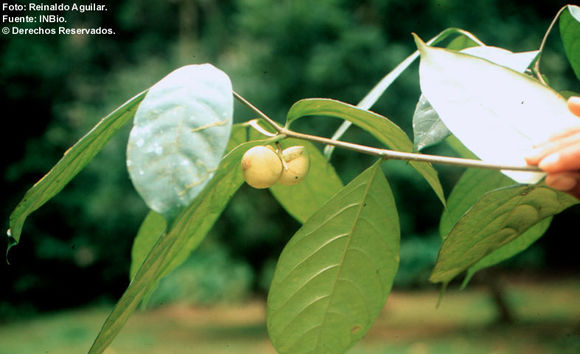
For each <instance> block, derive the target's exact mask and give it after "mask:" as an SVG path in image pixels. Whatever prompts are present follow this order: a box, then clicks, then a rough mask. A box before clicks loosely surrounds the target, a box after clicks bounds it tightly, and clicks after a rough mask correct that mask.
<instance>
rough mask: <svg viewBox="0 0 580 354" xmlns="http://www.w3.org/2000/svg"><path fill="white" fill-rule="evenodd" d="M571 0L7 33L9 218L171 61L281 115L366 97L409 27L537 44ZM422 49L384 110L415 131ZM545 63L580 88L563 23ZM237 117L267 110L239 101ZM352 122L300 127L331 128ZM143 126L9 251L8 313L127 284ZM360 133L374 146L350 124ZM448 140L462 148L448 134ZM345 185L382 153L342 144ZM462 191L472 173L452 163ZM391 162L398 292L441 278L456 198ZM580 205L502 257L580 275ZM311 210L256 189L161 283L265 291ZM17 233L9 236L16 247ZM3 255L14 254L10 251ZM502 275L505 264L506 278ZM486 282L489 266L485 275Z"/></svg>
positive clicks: (351, 7) (563, 83)
mask: <svg viewBox="0 0 580 354" xmlns="http://www.w3.org/2000/svg"><path fill="white" fill-rule="evenodd" d="M564 4H566V2H565V1H554V0H537V1H535V2H533V3H532V2H529V1H523V0H517V1H501V0H473V1H463V0H433V1H419V0H366V1H361V0H359V1H355V0H317V1H306V0H294V1H289V0H285V1H267V0H219V1H212V0H172V1H153V0H140V1H138V0H123V1H115V2H113V1H110V2H108V3H107V10H108V11H106V12H94V13H84V14H81V13H76V14H69V15H67V20H68V23H67V26H69V27H75V26H84V27H89V26H94V27H98V26H102V27H111V28H113V29H114V30H115V31H116V34H115V35H112V36H72V35H71V36H64V35H63V36H58V35H55V36H18V35H3V36H2V37H1V39H0V87H1V88H2V95H0V100H1V104H2V109H3V112H4V113H3V114H2V116H3V117H4V118H3V124H4V128H3V133H4V137H3V139H2V140H1V141H2V163H1V164H0V168H1V175H2V178H3V180H2V185H1V188H2V196H3V198H2V204H1V212H2V214H1V216H2V224H1V226H2V228H3V230H6V229H7V228H8V218H9V214H10V212H11V210H12V209H13V208H14V207H15V206H16V204H17V203H18V201H19V200H20V199H21V198H22V196H23V195H24V193H25V191H26V190H27V189H28V188H29V187H30V186H32V184H34V183H35V182H36V181H37V180H38V179H39V178H41V177H42V176H43V175H44V174H45V173H46V172H47V171H48V170H49V169H50V168H51V166H52V165H53V164H54V163H56V162H57V161H58V159H59V158H60V156H62V154H63V152H64V151H65V150H66V149H67V148H68V147H69V146H70V145H72V144H73V143H74V142H75V141H76V140H77V139H79V138H80V137H81V136H82V135H83V134H84V133H85V132H87V131H88V130H89V129H90V128H91V127H92V126H93V125H94V124H96V123H97V122H98V121H99V119H100V118H101V117H103V116H104V115H106V114H107V113H109V112H111V111H112V110H113V109H115V108H116V107H117V106H119V105H121V104H122V103H123V102H125V100H127V99H129V98H131V97H133V96H134V95H135V94H137V93H138V92H140V91H142V90H143V89H145V88H147V87H149V86H150V85H152V84H153V83H155V82H156V81H158V80H159V79H160V78H161V77H163V76H164V75H166V74H167V73H169V72H170V71H172V70H173V69H175V68H177V67H179V66H181V65H185V64H191V63H204V62H210V63H213V64H214V65H216V66H217V67H219V68H220V69H222V70H224V71H225V72H226V73H228V74H229V75H230V77H231V79H232V82H233V85H234V89H235V90H236V91H238V92H239V93H240V94H242V95H243V96H244V97H246V98H247V99H248V100H250V101H251V102H252V103H254V104H255V105H256V106H258V107H260V108H261V109H262V110H263V111H265V112H266V113H267V114H269V115H270V116H271V117H274V118H275V119H276V120H278V121H283V119H284V117H285V112H286V111H287V110H288V108H289V107H290V106H291V105H292V103H293V102H295V101H296V100H298V99H301V98H306V97H329V98H335V99H340V100H343V101H345V102H348V103H353V104H356V103H357V102H358V101H359V100H360V99H361V98H362V97H363V96H364V95H365V94H366V93H367V92H368V90H370V89H371V88H372V87H373V85H374V84H375V83H376V82H378V80H380V79H381V78H382V77H383V75H385V74H386V73H387V72H388V71H390V70H391V69H392V68H394V67H395V65H396V64H398V63H399V62H400V61H401V60H403V59H404V58H406V57H407V56H408V55H409V54H410V53H412V52H413V51H414V44H413V41H412V38H411V32H415V33H417V34H418V35H420V36H421V37H422V38H424V39H428V38H431V37H433V36H434V35H436V34H437V33H439V32H440V31H441V30H443V29H445V28H448V27H459V28H463V29H465V30H468V31H470V32H472V33H474V34H475V35H476V36H478V37H479V38H480V39H481V40H482V41H484V42H485V43H487V44H489V45H495V46H500V47H504V48H507V49H510V50H513V51H526V50H534V49H537V48H538V46H539V43H540V41H541V39H542V36H543V34H544V32H545V31H546V29H547V27H548V25H549V23H550V21H551V20H552V18H553V17H554V15H555V14H556V12H557V10H558V9H559V8H560V7H561V6H563V5H564ZM416 69H417V64H416V63H415V65H413V66H412V67H411V69H410V70H408V72H406V73H405V74H404V75H403V76H402V77H401V78H400V79H399V80H398V81H397V82H396V83H395V85H394V86H393V87H392V88H390V89H389V90H388V91H387V94H386V95H385V96H384V97H382V98H381V99H380V100H379V101H378V102H377V104H376V105H375V106H374V107H373V110H374V111H376V112H378V113H381V114H384V115H386V116H387V117H389V118H390V119H392V120H393V121H395V122H396V123H397V124H399V125H400V126H401V127H402V128H403V129H404V130H405V131H406V132H407V133H408V134H409V135H410V136H412V132H411V117H412V114H413V111H414V108H415V104H416V101H417V98H418V96H419V86H418V74H417V70H416ZM542 69H543V72H544V73H545V74H546V75H547V76H548V78H549V80H550V82H551V83H552V85H553V86H555V87H556V88H557V89H559V90H574V91H576V92H580V85H579V83H578V82H577V81H576V79H575V78H574V75H573V73H572V71H571V69H570V67H569V66H568V64H567V61H566V59H565V56H564V53H563V48H562V45H561V42H560V40H559V37H558V32H557V30H556V31H555V32H554V33H553V35H552V36H551V37H550V39H549V41H548V46H547V50H546V52H545V54H544V58H543V66H542ZM235 109H236V110H235V120H236V122H241V121H244V120H247V119H250V118H253V116H252V113H251V112H250V111H248V110H247V109H245V108H244V107H242V106H240V105H236V107H235ZM337 126H338V122H336V121H335V120H330V122H327V121H325V120H322V119H319V120H317V119H314V120H312V121H311V123H308V124H304V125H302V126H300V129H304V130H308V131H309V132H314V133H316V134H321V135H325V136H329V135H330V134H332V132H333V131H334V130H335V129H336V127H337ZM129 128H130V127H129V126H127V127H126V129H124V130H123V131H122V132H121V133H120V134H118V135H117V136H115V137H114V138H113V139H112V140H111V141H110V142H109V143H108V145H107V146H106V147H105V149H104V150H103V151H102V152H101V153H100V154H99V155H98V156H97V157H96V158H95V160H94V161H93V162H91V163H90V164H89V165H88V167H87V168H86V169H85V170H84V171H83V172H82V173H81V174H79V175H78V176H77V177H76V178H75V179H74V180H73V181H72V182H71V183H70V185H68V186H67V187H66V188H65V189H64V190H63V191H62V192H61V193H60V194H59V195H58V196H57V197H56V198H54V199H53V200H52V201H51V202H49V203H48V204H47V205H45V206H44V207H43V208H41V209H39V210H38V211H37V212H36V213H34V214H32V216H31V217H29V219H28V220H27V223H26V225H25V227H24V231H23V235H22V240H21V243H20V244H19V245H18V246H17V247H15V248H13V249H12V250H11V252H10V254H9V260H10V262H11V265H7V264H6V263H5V262H0V281H1V282H2V290H1V291H0V323H2V321H9V320H11V319H16V318H22V317H23V316H26V315H34V314H37V313H39V312H44V311H52V310H61V309H67V308H68V309H70V308H77V307H81V306H87V305H99V304H111V303H114V302H115V301H116V299H118V297H119V296H120V295H121V294H122V292H123V291H124V289H125V288H126V286H127V284H128V281H129V279H128V270H129V264H130V248H131V244H132V241H133V238H134V236H135V234H136V231H137V228H138V226H139V224H140V222H141V220H142V218H143V217H144V216H145V215H146V212H147V210H146V206H145V204H144V203H143V202H142V201H141V200H140V198H139V196H138V195H137V194H136V192H135V191H134V189H133V187H132V185H131V182H130V181H129V178H128V175H127V172H126V169H125V163H124V159H125V145H126V141H127V136H128V130H129ZM345 139H347V140H350V141H355V142H360V143H364V144H370V145H374V144H376V142H375V141H373V140H372V139H371V138H370V137H369V136H368V135H366V134H365V133H363V132H362V131H359V130H357V129H351V130H350V131H349V132H348V133H347V135H346V136H345ZM430 152H433V153H441V154H445V153H450V152H449V151H446V150H445V148H444V147H437V148H434V149H431V150H430ZM332 162H333V163H334V164H335V166H336V169H337V171H338V172H339V174H340V176H341V177H342V179H343V181H344V182H348V181H350V179H352V178H353V177H354V176H355V175H356V174H358V173H359V172H360V171H361V170H362V169H364V168H365V167H366V166H368V164H369V163H370V162H371V159H370V158H368V157H366V156H360V155H357V154H354V153H351V152H344V151H336V153H335V155H334V156H333V159H332ZM436 168H437V169H438V171H439V172H440V176H441V179H442V182H443V185H444V188H445V190H446V193H449V191H450V189H451V187H452V186H453V184H454V183H455V181H456V180H457V179H458V178H459V177H460V175H461V173H462V172H463V170H462V169H460V168H456V167H440V166H437V167H436ZM385 171H386V173H387V177H388V178H389V181H390V183H391V184H392V186H393V188H394V191H395V194H396V195H395V196H396V199H397V203H398V207H399V213H400V218H401V227H402V245H401V265H400V271H399V274H398V276H397V278H396V283H395V289H396V290H401V289H418V288H428V289H433V288H432V286H431V285H430V284H429V283H428V282H427V278H428V275H429V272H430V269H431V267H432V265H433V263H434V261H435V258H436V255H437V250H438V247H439V243H440V242H439V235H438V232H437V228H438V220H439V217H440V215H441V212H442V206H441V204H440V202H439V201H438V200H437V198H436V196H435V195H434V193H433V192H431V191H430V189H429V187H428V186H427V184H426V183H425V182H424V181H423V180H422V179H421V178H420V177H419V176H418V175H417V174H416V173H415V172H414V171H413V170H412V169H410V168H409V167H408V166H407V165H406V164H405V163H401V162H388V163H386V164H385ZM578 217H580V210H579V208H578V207H575V208H572V209H570V210H568V211H566V212H565V213H563V214H561V215H559V216H558V217H556V218H555V220H554V223H553V225H552V227H551V228H550V230H549V231H548V234H547V235H546V236H544V237H543V238H542V239H541V240H540V241H539V242H538V243H537V244H536V245H534V246H532V247H531V248H530V249H528V250H527V251H526V252H524V253H523V254H522V255H520V256H518V257H516V258H514V259H513V260H510V261H509V262H507V264H504V265H503V266H502V267H501V270H503V271H505V272H510V273H518V274H520V275H521V274H527V275H526V276H528V277H531V278H532V279H534V277H535V278H537V279H543V278H546V275H548V277H558V276H559V275H570V274H577V273H578V261H577V248H574V247H570V243H571V242H573V239H575V238H576V237H577V236H578V226H577V225H578V223H577V220H578ZM298 227H299V224H298V223H297V222H296V221H294V220H293V219H292V218H291V217H290V216H288V215H287V214H286V213H285V212H284V210H283V209H281V208H280V207H279V206H277V203H276V201H275V200H274V199H273V198H272V196H271V195H270V194H269V193H268V192H266V191H257V190H251V189H249V188H247V187H246V186H244V187H242V189H241V190H240V191H239V192H238V193H237V194H236V196H235V197H234V199H233V201H232V202H231V203H230V205H229V206H228V207H227V209H226V211H225V212H224V214H223V215H222V217H221V218H220V219H219V220H218V222H217V224H216V226H215V227H214V228H213V230H212V231H211V232H210V234H209V235H208V237H207V239H206V240H205V241H204V242H203V244H202V245H201V247H200V249H198V250H197V251H195V253H194V255H193V257H191V258H190V259H189V260H188V261H187V262H186V263H185V264H184V265H183V266H182V267H180V268H179V269H178V270H176V271H175V273H174V274H172V275H171V276H169V277H167V278H166V279H165V280H164V281H162V282H161V284H160V287H159V289H158V290H157V291H156V292H155V293H154V294H153V296H152V298H151V305H152V306H156V305H161V304H167V303H172V302H175V301H179V302H186V303H190V304H197V305H199V304H203V305H207V304H215V303H224V302H225V303H232V302H234V303H235V302H237V301H240V300H244V299H248V298H254V297H260V296H264V295H265V293H266V291H267V288H268V284H269V281H270V277H271V275H272V272H273V267H274V265H275V262H276V259H277V257H278V255H279V253H280V251H281V249H282V247H283V246H284V244H285V242H286V241H287V240H288V239H289V237H290V236H291V235H292V234H293V232H294V231H296V230H297V228H298ZM6 241H7V240H6V238H4V240H3V241H2V243H1V245H2V247H1V248H0V249H2V250H5V248H6V245H7V242H6ZM0 253H2V254H3V253H4V252H0ZM494 276H495V275H494ZM476 281H477V279H476Z"/></svg>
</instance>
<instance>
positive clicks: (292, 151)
mask: <svg viewBox="0 0 580 354" xmlns="http://www.w3.org/2000/svg"><path fill="white" fill-rule="evenodd" d="M282 158H283V159H284V161H285V163H286V166H285V168H284V169H283V171H282V175H281V176H280V179H279V180H278V183H280V184H282V185H285V186H291V185H294V184H296V183H299V182H301V181H302V180H303V179H304V178H305V177H306V175H307V174H308V170H309V169H310V158H309V157H308V152H307V151H306V149H305V148H304V146H292V147H289V148H287V149H285V150H284V151H282Z"/></svg>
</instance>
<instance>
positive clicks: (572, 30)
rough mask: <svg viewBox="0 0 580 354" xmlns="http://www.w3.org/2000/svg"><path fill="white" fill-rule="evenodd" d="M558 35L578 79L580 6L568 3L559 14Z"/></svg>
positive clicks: (579, 70)
mask: <svg viewBox="0 0 580 354" xmlns="http://www.w3.org/2000/svg"><path fill="white" fill-rule="evenodd" d="M560 37H561V38H562V43H563V44H564V51H565V52H566V56H567V57H568V61H569V62H570V65H571V66H572V70H574V73H575V74H576V78H577V79H578V80H580V7H579V6H576V5H568V6H567V7H566V10H564V12H563V13H562V15H561V16H560Z"/></svg>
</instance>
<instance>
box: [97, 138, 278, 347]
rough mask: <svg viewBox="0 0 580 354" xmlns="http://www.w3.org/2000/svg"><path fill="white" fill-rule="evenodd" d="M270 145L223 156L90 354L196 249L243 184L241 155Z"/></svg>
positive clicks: (146, 262)
mask: <svg viewBox="0 0 580 354" xmlns="http://www.w3.org/2000/svg"><path fill="white" fill-rule="evenodd" d="M270 142H271V140H270V141H253V142H249V143H245V144H242V145H240V146H238V147H237V148H235V149H234V150H232V151H231V152H230V153H229V154H227V155H226V156H224V158H223V159H222V162H221V164H220V166H219V168H218V170H217V172H216V173H215V176H214V177H213V178H212V179H211V181H210V182H209V183H208V184H207V186H206V188H205V189H204V190H203V191H202V193H201V194H200V195H199V196H198V197H197V198H196V199H195V200H194V201H193V202H192V203H191V204H190V205H189V206H187V207H186V208H185V209H183V210H182V211H181V212H180V213H179V214H178V215H177V217H176V218H175V220H174V222H173V223H172V225H171V227H170V229H169V230H168V231H167V232H166V233H164V234H162V236H161V237H160V238H159V239H158V240H157V242H156V243H155V245H154V246H153V248H152V249H151V251H150V252H149V254H148V255H147V258H146V259H145V260H144V261H143V263H142V265H141V267H140V268H139V270H138V271H137V273H136V274H135V277H134V278H133V280H132V281H131V283H130V284H129V287H128V288H127V290H126V291H125V293H124V294H123V296H122V297H121V299H120V300H119V302H118V303H117V305H116V306H115V308H114V309H113V311H112V312H111V314H110V315H109V317H108V318H107V320H106V321H105V323H104V324H103V327H102V328H101V331H100V332H99V335H98V336H97V338H96V339H95V342H94V343H93V346H92V347H91V350H90V353H101V352H102V351H103V350H104V349H105V348H106V347H107V346H108V345H109V344H110V343H111V342H112V341H113V338H115V336H116V335H117V334H118V333H119V331H120V330H121V328H122V327H123V325H124V324H125V322H126V321H127V320H128V319H129V316H130V315H131V313H133V311H134V310H135V308H136V307H137V306H138V304H139V302H140V301H141V300H142V299H143V298H144V297H145V296H146V295H147V294H149V293H150V292H151V290H152V289H154V288H155V286H156V285H157V283H158V281H159V280H160V279H161V278H162V277H163V276H164V275H166V274H167V273H169V272H170V271H171V270H172V269H174V268H175V267H176V266H178V265H179V264H181V263H182V262H183V260H184V259H185V258H187V256H188V255H189V254H190V253H191V251H192V250H193V249H195V248H196V247H197V246H198V245H199V243H200V242H201V241H202V240H203V238H204V237H205V235H206V234H207V232H208V231H209V230H210V228H211V227H212V226H213V225H214V223H215V221H216V220H217V218H218V217H219V215H220V214H221V212H222V211H223V209H224V208H225V206H226V205H227V203H228V202H229V200H230V199H231V197H232V196H233V195H234V193H235V192H236V191H237V190H238V188H239V187H240V185H241V184H242V183H243V176H242V171H241V168H240V161H241V159H242V156H243V154H244V153H245V152H246V151H247V150H248V149H249V148H251V147H253V146H256V145H258V144H267V143H270Z"/></svg>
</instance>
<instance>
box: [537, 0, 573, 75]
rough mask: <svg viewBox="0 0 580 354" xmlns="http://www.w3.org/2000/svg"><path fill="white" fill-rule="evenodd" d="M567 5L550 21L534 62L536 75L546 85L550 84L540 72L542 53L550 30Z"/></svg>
mask: <svg viewBox="0 0 580 354" xmlns="http://www.w3.org/2000/svg"><path fill="white" fill-rule="evenodd" d="M566 7H568V5H565V6H563V7H562V8H561V9H560V10H559V11H558V13H557V14H556V16H555V17H554V19H553V20H552V23H550V26H548V29H547V30H546V33H545V34H544V38H542V42H541V43H540V48H539V49H538V51H539V53H538V57H537V58H536V62H535V63H534V72H535V73H536V77H537V78H538V81H540V82H541V83H542V84H544V85H546V86H548V83H547V82H546V81H545V80H544V78H543V77H542V74H541V73H540V59H541V58H542V54H543V53H544V47H545V46H546V42H547V41H548V36H549V35H550V32H552V28H554V25H555V24H556V21H558V18H560V15H561V14H562V12H564V10H566Z"/></svg>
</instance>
